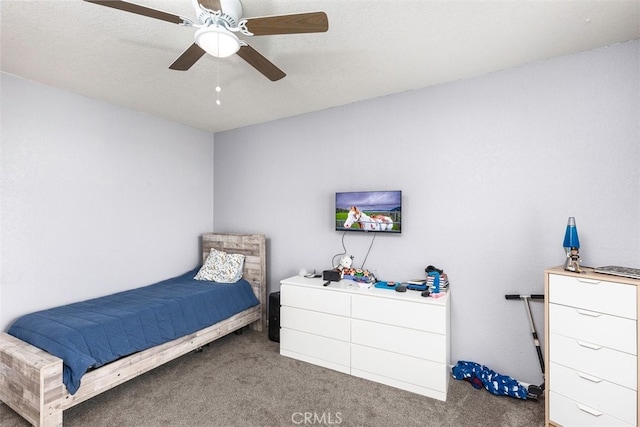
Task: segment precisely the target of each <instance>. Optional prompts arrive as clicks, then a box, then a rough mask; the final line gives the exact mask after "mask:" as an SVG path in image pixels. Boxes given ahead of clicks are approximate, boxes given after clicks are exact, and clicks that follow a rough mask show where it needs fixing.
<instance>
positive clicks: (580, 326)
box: [549, 304, 637, 354]
mask: <svg viewBox="0 0 640 427" xmlns="http://www.w3.org/2000/svg"><path fill="white" fill-rule="evenodd" d="M549 318H550V319H552V322H551V323H550V325H549V331H550V333H556V334H560V335H565V336H568V337H571V338H576V339H578V340H582V341H588V342H590V343H593V344H598V345H602V346H605V347H609V348H612V349H615V350H620V351H624V352H626V353H630V354H636V352H637V343H636V321H635V320H632V319H627V318H625V317H617V316H611V315H609V314H603V313H599V312H595V311H590V310H585V309H582V308H575V307H567V306H564V305H558V304H549Z"/></svg>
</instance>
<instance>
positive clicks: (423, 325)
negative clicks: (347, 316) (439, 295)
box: [351, 295, 447, 334]
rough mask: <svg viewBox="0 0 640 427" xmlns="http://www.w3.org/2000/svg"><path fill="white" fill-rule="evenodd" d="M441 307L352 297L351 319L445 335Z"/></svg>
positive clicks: (444, 318) (444, 311) (444, 319)
mask: <svg viewBox="0 0 640 427" xmlns="http://www.w3.org/2000/svg"><path fill="white" fill-rule="evenodd" d="M446 313H447V312H446V309H445V307H444V306H443V305H435V304H425V303H421V302H412V301H408V300H407V301H404V300H394V299H386V298H379V297H367V296H362V295H353V298H352V302H351V317H353V318H354V319H362V320H370V321H374V322H377V323H384V324H388V325H396V326H402V327H407V328H411V329H419V330H422V331H429V332H435V333H439V334H444V333H446V330H447V316H446Z"/></svg>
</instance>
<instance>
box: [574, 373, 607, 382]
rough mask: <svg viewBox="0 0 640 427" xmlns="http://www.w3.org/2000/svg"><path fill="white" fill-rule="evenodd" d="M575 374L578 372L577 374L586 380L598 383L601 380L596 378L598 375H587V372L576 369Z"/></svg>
mask: <svg viewBox="0 0 640 427" xmlns="http://www.w3.org/2000/svg"><path fill="white" fill-rule="evenodd" d="M576 374H578V376H579V377H580V378H582V379H585V380H588V381H591V382H592V383H599V382H601V381H602V380H601V379H600V378H598V377H593V376H591V375H587V374H585V373H583V372H578V371H576Z"/></svg>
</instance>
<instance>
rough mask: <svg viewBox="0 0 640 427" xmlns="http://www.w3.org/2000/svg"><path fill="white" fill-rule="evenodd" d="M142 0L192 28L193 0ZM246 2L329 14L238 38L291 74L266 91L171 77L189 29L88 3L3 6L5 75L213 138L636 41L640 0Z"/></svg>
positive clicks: (262, 85) (257, 12)
mask: <svg viewBox="0 0 640 427" xmlns="http://www.w3.org/2000/svg"><path fill="white" fill-rule="evenodd" d="M136 3H139V4H142V5H145V6H148V7H153V8H156V9H161V10H164V11H167V12H170V13H173V14H177V15H182V16H185V17H188V18H191V19H194V20H195V16H194V11H193V9H192V6H191V1H190V0H136ZM242 3H243V7H244V17H257V16H267V15H278V14H287V13H298V12H310V11H317V10H322V11H325V12H326V13H327V15H328V18H329V31H328V32H326V33H317V34H294V35H278V36H261V37H252V38H249V37H243V38H244V39H245V40H246V41H247V42H248V43H249V44H250V45H251V46H252V47H254V48H255V49H256V50H258V51H259V52H260V53H262V54H263V55H264V56H265V57H267V58H268V59H269V60H271V61H272V62H273V63H274V64H275V65H277V66H278V67H279V68H280V69H282V70H283V71H284V72H285V73H287V76H286V77H285V78H284V79H282V80H279V81H277V82H271V81H269V80H268V79H266V78H265V77H264V76H262V75H261V74H259V73H258V72H257V71H256V70H255V69H253V68H252V67H250V66H249V65H248V64H247V63H246V62H244V61H243V60H242V59H240V58H239V57H237V56H236V55H234V56H232V57H230V58H226V59H221V60H218V59H216V58H213V57H210V56H206V55H205V57H203V58H202V59H201V60H200V61H198V62H197V63H196V64H195V65H194V66H193V67H192V68H191V69H190V70H189V71H173V70H170V69H169V68H168V67H169V65H170V64H171V63H172V62H173V61H174V60H175V59H176V58H177V57H178V56H179V55H180V54H181V53H182V52H183V51H184V50H185V49H186V48H187V47H188V46H189V45H191V43H192V42H193V34H194V32H195V29H193V28H189V27H182V26H178V25H175V24H170V23H168V22H164V21H159V20H155V19H151V18H147V17H144V16H140V15H134V14H131V13H126V12H122V11H119V10H115V9H111V8H106V7H102V6H98V5H95V4H91V3H87V2H84V1H81V0H73V1H70V0H46V1H24V0H20V1H17V0H2V2H1V8H2V9H1V19H2V21H1V25H2V26H1V30H2V34H1V35H2V38H1V43H2V45H1V51H0V54H1V65H2V71H4V72H6V73H9V74H13V75H16V76H20V77H24V78H26V79H30V80H34V81H38V82H42V83H44V84H46V85H50V86H54V87H58V88H62V89H66V90H69V91H72V92H75V93H78V94H82V95H85V96H88V97H91V98H96V99H101V100H105V101H107V102H110V103H113V104H117V105H120V106H123V107H126V108H130V109H133V110H138V111H144V112H147V113H149V114H152V115H154V116H158V117H162V118H166V119H169V120H172V121H175V122H179V123H184V124H186V125H188V126H192V127H195V128H199V129H204V130H208V131H212V132H219V131H223V130H228V129H234V128H238V127H243V126H247V125H251V124H255V123H261V122H266V121H270V120H276V119H279V118H283V117H288V116H294V115H297V114H302V113H306V112H311V111H317V110H321V109H325V108H330V107H333V106H337V105H344V104H348V103H352V102H356V101H360V100H364V99H370V98H375V97H379V96H384V95H388V94H392V93H397V92H402V91H406V90H411V89H416V88H422V87H426V86H430V85H434V84H438V83H443V82H447V81H453V80H458V79H462V78H466V77H471V76H476V75H480V74H484V73H488V72H492V71H496V70H500V69H505V68H510V67H514V66H518V65H522V64H526V63H530V62H533V61H538V60H544V59H547V58H552V57H556V56H560V55H566V54H570V53H575V52H580V51H584V50H588V49H593V48H597V47H602V46H607V45H611V44H614V43H618V42H624V41H628V40H633V39H638V38H640V1H638V0H625V1H604V0H598V1H583V0H572V1H522V0H516V1H480V0H474V1H428V0H423V1H399V0H395V1H394V0H391V1H387V0H385V1H380V0H371V1H364V0H355V1H354V0H352V1H344V0H319V1H310V0H309V1H306V0H243V2H242ZM218 70H219V73H218ZM218 78H219V81H220V86H221V87H222V92H221V94H220V100H221V105H220V106H217V105H216V103H215V99H216V93H215V86H216V85H217V82H218Z"/></svg>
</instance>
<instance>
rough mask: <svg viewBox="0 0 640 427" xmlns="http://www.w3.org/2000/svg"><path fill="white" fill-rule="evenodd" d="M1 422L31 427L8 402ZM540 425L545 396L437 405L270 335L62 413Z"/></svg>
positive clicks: (234, 420)
mask: <svg viewBox="0 0 640 427" xmlns="http://www.w3.org/2000/svg"><path fill="white" fill-rule="evenodd" d="M454 362H455V361H454ZM0 424H1V425H2V426H3V427H17V426H27V425H29V424H28V423H27V422H26V421H24V420H23V419H22V418H20V417H19V416H18V415H17V414H16V413H15V412H13V411H12V410H11V409H10V408H8V407H7V406H6V405H4V404H0ZM543 424H544V401H543V400H540V401H534V400H518V399H514V398H511V397H505V396H494V395H492V394H490V393H489V392H487V391H486V390H484V389H480V390H476V389H474V388H473V387H472V386H471V385H470V384H469V383H467V382H466V381H457V380H454V379H451V380H450V383H449V394H448V397H447V402H441V401H438V400H434V399H430V398H427V397H424V396H420V395H417V394H413V393H409V392H405V391H402V390H398V389H395V388H393V387H388V386H385V385H381V384H377V383H374V382H370V381H367V380H363V379H359V378H354V377H351V376H349V375H345V374H341V373H339V372H334V371H331V370H328V369H324V368H321V367H318V366H314V365H310V364H307V363H304V362H300V361H296V360H293V359H289V358H286V357H283V356H280V355H279V347H278V344H277V343H274V342H271V341H269V340H268V339H267V335H266V333H262V332H254V331H249V330H245V332H244V333H243V334H242V335H234V334H231V335H228V336H226V337H224V338H222V339H221V340H218V341H216V342H214V343H211V344H210V345H209V346H208V347H205V348H204V350H203V351H202V352H194V353H190V354H187V355H185V356H183V357H181V358H179V359H178V360H174V361H172V362H170V363H167V364H166V365H164V366H161V367H159V368H156V369H154V370H153V371H151V372H148V373H146V374H144V375H142V376H140V377H138V378H136V379H134V380H132V381H129V382H128V383H125V384H123V385H121V386H119V387H116V388H115V389H112V390H109V391H108V392H106V393H103V394H101V395H100V396H97V397H95V398H93V399H91V400H89V401H86V402H84V403H81V404H80V405H78V406H76V407H74V408H71V409H69V410H67V411H65V413H64V425H65V426H67V427H72V426H105V427H106V426H113V425H117V426H132V427H133V426H135V427H140V426H242V427H245V426H265V427H270V426H297V425H302V426H304V425H325V426H326V425H333V426H337V425H340V426H363V427H377V426H380V427H389V426H518V427H527V426H542V425H543Z"/></svg>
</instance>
